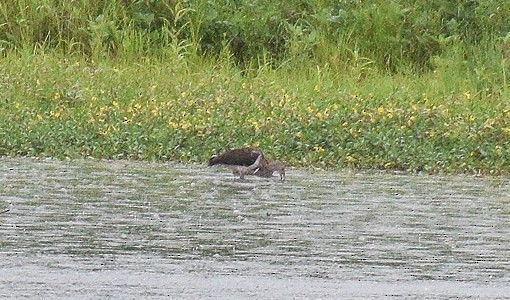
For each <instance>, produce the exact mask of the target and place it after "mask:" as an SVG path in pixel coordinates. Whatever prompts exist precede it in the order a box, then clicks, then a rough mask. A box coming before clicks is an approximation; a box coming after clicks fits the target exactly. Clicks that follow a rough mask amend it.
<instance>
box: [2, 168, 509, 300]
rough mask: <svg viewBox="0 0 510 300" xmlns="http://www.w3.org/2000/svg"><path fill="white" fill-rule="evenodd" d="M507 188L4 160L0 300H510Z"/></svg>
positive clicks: (503, 183)
mask: <svg viewBox="0 0 510 300" xmlns="http://www.w3.org/2000/svg"><path fill="white" fill-rule="evenodd" d="M508 180H509V178H503V177H496V178H483V177H471V176H425V175H394V174H386V173H376V172H368V173H354V172H349V171H340V172H327V171H312V170H297V169H291V170H289V171H288V174H287V180H286V181H285V182H279V181H278V179H277V177H275V178H273V179H263V178H258V177H248V178H247V179H246V180H244V181H241V180H239V179H236V178H235V177H233V176H232V175H231V174H229V173H228V171H227V170H224V169H221V168H207V167H205V166H202V165H176V164H156V163H146V162H126V161H68V162H62V161H55V160H33V159H27V158H16V159H13V158H0V298H9V299H10V298H44V299H58V298H60V299H63V298H65V299H107V298H122V299H135V298H136V299H141V298H145V299H146V298H163V299H172V298H173V299H278V298H281V299H289V298H290V299H293V298H297V299H300V298H309V299H320V298H322V299H382V298H388V299H389V298H391V299H394V298H402V299H445V298H454V297H457V298H460V299H465V298H471V299H509V298H510V185H509V183H508Z"/></svg>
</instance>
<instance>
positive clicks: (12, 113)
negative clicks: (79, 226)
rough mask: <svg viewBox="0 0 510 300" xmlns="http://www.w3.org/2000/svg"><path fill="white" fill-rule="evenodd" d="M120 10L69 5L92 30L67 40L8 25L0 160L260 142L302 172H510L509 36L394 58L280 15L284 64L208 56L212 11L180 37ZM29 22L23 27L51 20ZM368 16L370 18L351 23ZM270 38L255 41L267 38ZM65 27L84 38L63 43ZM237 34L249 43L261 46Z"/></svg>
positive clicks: (182, 29)
mask: <svg viewBox="0 0 510 300" xmlns="http://www.w3.org/2000/svg"><path fill="white" fill-rule="evenodd" d="M21 2H23V1H18V4H19V5H18V6H14V7H19V8H20V9H21V7H25V6H23V5H21V4H23V3H21ZM25 2H27V3H29V4H30V1H29V0H26V1H25ZM326 2H327V1H325V2H324V3H326ZM87 3H88V4H89V5H90V7H92V8H96V9H97V8H98V6H97V5H98V3H99V2H98V1H90V2H87ZM110 3H113V4H112V5H113V6H108V5H107V4H104V5H105V8H104V9H105V10H104V11H103V14H100V15H99V16H102V17H99V16H96V17H94V18H90V19H89V21H88V23H87V20H82V19H79V18H80V16H82V15H83V14H80V13H79V12H80V11H79V10H78V11H75V10H76V9H77V8H76V7H75V6H72V7H71V6H70V7H67V8H63V10H62V11H66V12H68V13H70V15H71V16H75V17H76V18H78V20H79V21H77V22H76V23H77V24H88V25H87V26H88V27H86V28H88V29H87V30H88V31H85V32H83V31H80V30H79V29H76V28H72V26H74V25H76V24H75V23H70V24H68V25H67V27H66V26H64V25H65V24H61V23H58V22H57V23H55V24H56V25H55V24H54V25H52V26H56V29H55V30H56V31H57V32H59V34H57V37H58V39H53V37H52V36H50V35H49V33H50V31H47V33H48V34H46V35H44V34H41V33H40V30H39V31H38V32H39V33H36V32H35V27H33V26H30V24H29V22H28V23H27V25H26V26H25V27H21V28H18V29H16V30H19V31H20V32H18V33H16V32H14V31H13V30H14V29H15V27H13V26H10V25H9V24H12V22H13V21H11V20H9V19H7V20H6V21H7V22H4V23H2V24H4V25H3V26H4V28H8V29H9V30H11V36H9V37H8V36H4V37H3V38H2V41H3V42H2V43H1V45H4V46H3V48H0V54H1V55H2V57H1V59H0V155H8V156H49V157H56V158H60V159H64V158H80V157H92V158H113V159H140V160H157V161H165V160H177V161H182V162H190V161H194V162H204V161H206V160H207V159H208V158H209V156H210V155H212V154H214V153H218V152H220V151H222V150H224V149H225V148H228V147H239V146H245V145H252V146H256V147H261V148H263V149H265V150H266V152H268V155H270V156H271V157H274V158H276V157H277V158H278V159H280V160H283V161H285V162H287V163H288V164H290V165H293V166H313V167H324V168H331V167H333V168H345V167H347V168H356V169H367V168H375V169H384V170H405V171H410V172H428V173H439V172H445V173H483V174H510V147H509V141H510V100H509V99H510V97H509V96H510V95H509V92H508V88H507V76H508V61H507V59H508V52H505V51H506V49H508V44H507V42H506V40H505V39H504V38H501V37H494V36H490V35H487V36H486V37H484V38H482V39H480V40H479V41H477V42H476V43H466V41H464V40H463V39H462V35H461V34H458V35H452V36H450V37H448V38H446V37H439V35H438V37H437V38H436V39H435V40H436V41H437V44H434V46H430V48H427V49H429V50H430V52H428V54H426V55H424V56H419V55H418V54H417V53H419V51H418V52H412V51H411V52H409V51H404V52H401V53H400V54H399V55H395V53H398V51H399V50H398V47H397V46H396V45H395V44H393V42H394V40H391V39H389V37H390V36H389V35H384V34H383V33H381V32H372V34H373V35H374V34H375V36H372V37H371V42H374V43H375V42H377V43H375V44H370V43H367V44H365V45H363V44H361V43H360V42H356V41H355V40H354V39H355V38H356V37H355V36H354V35H352V32H353V31H351V33H349V32H348V31H347V32H345V31H343V32H340V33H338V34H336V33H335V32H330V31H331V30H332V29H331V28H332V27H331V26H329V27H328V26H322V25H320V24H321V23H320V22H321V21H320V20H325V19H327V18H321V17H320V15H318V14H317V12H315V14H316V15H317V16H316V17H315V19H314V20H315V22H316V23H317V24H318V25H317V24H315V25H314V24H313V23H312V21H309V22H304V21H305V20H307V16H308V15H303V16H298V17H296V18H298V20H296V21H293V22H291V21H290V19H289V18H288V17H286V18H283V16H284V15H285V13H282V15H278V17H279V18H282V20H285V21H286V22H287V23H286V24H287V25H286V26H287V27H285V28H287V29H285V30H287V31H285V32H283V31H282V32H279V34H283V33H285V34H289V32H294V33H292V34H289V35H288V39H286V44H285V45H283V46H282V45H280V46H278V47H283V48H281V49H282V51H283V52H282V53H280V54H279V55H275V53H274V52H272V50H274V49H276V48H275V47H277V46H276V44H271V45H272V46H271V47H273V48H271V47H269V48H264V47H262V46H260V47H254V48H251V49H249V50H244V52H243V51H240V49H242V48H236V47H238V46H239V45H237V46H236V44H235V42H234V41H235V39H230V40H229V39H226V40H224V41H223V42H221V45H217V48H214V47H215V46H214V45H213V44H208V45H205V44H204V43H205V42H204V41H206V40H207V37H208V35H207V34H210V30H211V29H210V28H209V27H207V26H212V25H211V24H220V23H214V22H212V21H211V20H209V19H208V18H207V17H203V18H202V19H197V16H196V15H197V14H198V13H199V11H200V9H202V10H203V7H202V8H200V7H195V8H194V9H191V8H189V7H180V6H179V5H181V4H179V3H180V2H178V1H176V2H171V3H174V4H175V5H174V6H172V7H166V8H164V10H168V11H169V14H171V15H172V16H174V17H173V19H172V20H171V21H172V22H171V23H172V24H173V25H171V26H163V27H157V28H163V29H164V30H163V29H161V30H159V31H158V30H154V31H145V33H144V32H143V31H140V30H139V28H138V27H136V26H137V25H136V24H137V21H136V20H137V19H135V18H133V17H131V18H130V17H129V16H126V15H128V14H129V10H128V9H127V8H125V10H123V9H122V7H121V6H118V5H117V6H115V5H116V2H114V1H112V2H110ZM136 3H138V2H136ZM140 3H142V2H140ZM208 3H212V2H208ZM296 3H297V2H296ZM117 4H118V3H117ZM45 5H50V4H49V3H46V4H44V5H41V7H45ZM94 5H96V6H94ZM140 5H141V4H140ZM232 5H233V4H232ZM28 7H30V8H32V6H28ZM255 8H256V9H262V8H261V7H260V6H256V7H255ZM7 9H14V8H13V7H8V8H7V7H1V6H0V12H3V16H4V17H6V16H10V15H11V14H14V13H13V12H8V11H7ZM42 9H43V8H39V11H40V12H41V10H42ZM131 9H132V8H131ZM243 9H246V7H243ZM285 9H286V7H283V8H282V10H281V11H282V12H285ZM293 9H296V8H293ZM306 9H309V10H312V8H310V7H308V8H305V9H304V10H306ZM401 9H402V7H401V5H398V4H397V3H393V4H392V6H388V7H385V8H384V9H382V8H381V10H382V12H379V13H380V14H382V15H391V16H392V20H393V21H392V22H391V24H392V25H391V26H390V27H391V28H390V29H391V31H390V32H393V33H396V32H402V31H405V30H404V29H406V28H407V27H406V26H405V24H401V23H399V20H400V19H399V16H400V15H399V13H397V12H400V11H401ZM21 10H22V11H23V13H25V14H26V15H24V16H23V17H24V18H25V20H36V19H37V18H41V16H40V15H38V17H37V18H36V17H35V16H34V15H35V12H32V11H31V10H30V9H28V8H26V9H24V10H23V9H21ZM262 10H263V9H262ZM50 11H52V10H48V12H50ZM62 11H61V12H62ZM231 12H236V10H235V9H233V10H231ZM53 13H54V12H53ZM266 13H267V11H266ZM307 13H308V14H309V15H310V14H312V12H310V11H308V12H307ZM221 14H222V13H221V12H218V15H221ZM233 14H234V15H235V14H236V13H233ZM286 14H290V15H292V16H294V14H295V12H293V13H292V12H286ZM371 14H374V12H373V11H370V10H369V9H368V8H367V7H364V8H363V9H361V10H359V11H358V17H359V18H358V19H357V21H358V22H361V21H363V20H365V19H366V18H369V17H370V16H372V17H374V16H373V15H371ZM57 15H58V13H57ZM376 16H379V15H377V14H376ZM138 17H139V18H141V17H142V16H141V15H138ZM145 17H147V18H149V17H150V15H145ZM187 17H189V19H187ZM48 18H50V17H48ZM194 18H195V19H194ZM209 18H212V17H211V16H209ZM299 18H300V19H299ZM43 19H44V18H43ZM268 19H270V18H269V17H268ZM276 19H278V18H276ZM20 20H21V19H18V20H17V22H18V23H19V22H20ZM37 20H39V19H37ZM50 20H51V18H50ZM58 20H61V19H58ZM130 20H131V21H130ZM360 20H361V21H360ZM34 22H35V21H34ZM41 22H42V21H41ZM59 22H61V21H59ZM245 22H246V21H245ZM345 22H347V21H345ZM364 22H365V23H366V22H368V21H366V20H365V21H364ZM50 23H51V22H50ZM365 23H363V24H365ZM5 24H7V25H5ZM51 24H53V23H51ZM118 24H123V25H124V26H125V28H123V29H122V30H121V29H119V28H120V27H118ZM151 24H152V23H151ZM204 24H208V25H207V26H205V25H204ZM221 24H222V25H221V26H223V27H220V28H223V29H225V28H224V26H227V25H228V24H227V23H221ZM225 24H227V25H225ZM229 24H230V25H229V26H230V27H229V26H227V29H228V30H230V31H228V32H230V33H229V34H232V32H235V31H234V30H233V27H231V25H232V24H235V23H234V22H231V23H229ZM237 24H243V23H242V22H240V23H237ZM366 24H368V23H366ZM218 26H219V25H218ZM239 26H240V25H239ZM321 26H322V27H321ZM379 26H385V23H380V25H379ZM487 26H488V25H487ZM261 27H262V28H258V29H257V32H255V33H254V34H255V35H257V37H258V38H261V37H264V34H268V35H269V31H267V30H269V29H268V28H266V27H264V26H261ZM59 28H60V29H59ZM207 28H209V29H207ZM240 28H241V29H242V27H239V28H238V29H240ZM278 28H280V27H278ZM412 28H413V30H417V28H418V27H416V26H415V27H412ZM149 29H150V28H149ZM149 29H147V28H146V30H149ZM216 29H218V28H216ZM461 29H462V30H467V29H466V28H464V27H462V28H461ZM208 30H209V31H208ZM264 30H266V31H267V32H266V31H264ZM279 30H283V29H279ZM328 30H329V31H328ZM356 30H358V29H356ZM373 30H375V29H373ZM68 31H71V32H72V33H73V32H74V33H81V34H77V35H75V37H74V38H71V39H67V38H66V36H67V35H66V32H68ZM240 32H241V33H239V34H238V36H237V37H243V38H244V39H245V40H244V42H245V43H246V42H249V41H250V38H253V37H249V36H245V35H244V34H242V32H243V31H242V30H241V31H240ZM4 33H5V32H4ZM305 33H306V34H305ZM386 33H388V32H386ZM16 34H18V35H19V38H17V39H13V38H12V36H16ZM53 34H54V31H51V35H53ZM201 34H202V35H201ZM37 36H45V38H44V39H43V41H44V42H40V41H39V42H38V41H37V38H36V37H37ZM226 36H228V34H227V32H224V34H223V37H226ZM332 36H336V39H332ZM58 40H60V42H56V41H58ZM403 41H404V39H403V40H402V41H400V43H403V45H408V46H409V44H408V43H405V42H403ZM429 42H430V41H429ZM275 43H276V42H275ZM390 44H391V47H385V46H384V45H390ZM246 47H248V48H249V46H245V48H246ZM406 47H407V46H406ZM208 49H209V50H208ZM211 49H216V50H214V51H213V50H211ZM257 49H258V50H257ZM250 51H251V52H250ZM253 51H255V52H257V51H258V52H257V53H258V54H256V55H255V54H253V53H254V52H253ZM400 51H402V50H400ZM250 53H251V54H250ZM420 53H421V52H420ZM406 54H409V55H406ZM411 54H412V55H411ZM423 60H426V61H423Z"/></svg>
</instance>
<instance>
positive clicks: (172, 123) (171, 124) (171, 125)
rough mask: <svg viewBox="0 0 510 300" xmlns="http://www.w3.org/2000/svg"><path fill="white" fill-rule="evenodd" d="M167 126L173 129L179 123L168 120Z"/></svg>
mask: <svg viewBox="0 0 510 300" xmlns="http://www.w3.org/2000/svg"><path fill="white" fill-rule="evenodd" d="M168 126H170V127H171V128H173V129H176V128H177V127H179V124H177V123H175V122H174V121H172V120H168Z"/></svg>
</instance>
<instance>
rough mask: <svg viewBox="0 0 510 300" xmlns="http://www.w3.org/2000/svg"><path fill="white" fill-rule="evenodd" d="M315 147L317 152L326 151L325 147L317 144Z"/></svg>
mask: <svg viewBox="0 0 510 300" xmlns="http://www.w3.org/2000/svg"><path fill="white" fill-rule="evenodd" d="M313 149H314V150H315V152H317V153H322V152H324V148H322V147H321V146H315V147H313Z"/></svg>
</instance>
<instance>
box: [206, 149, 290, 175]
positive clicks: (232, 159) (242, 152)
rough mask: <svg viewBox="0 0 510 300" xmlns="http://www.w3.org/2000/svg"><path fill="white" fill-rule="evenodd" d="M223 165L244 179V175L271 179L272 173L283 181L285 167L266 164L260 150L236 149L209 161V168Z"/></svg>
mask: <svg viewBox="0 0 510 300" xmlns="http://www.w3.org/2000/svg"><path fill="white" fill-rule="evenodd" d="M214 165H224V166H226V167H227V168H229V169H230V170H232V173H233V174H236V175H239V177H240V178H241V179H244V175H257V176H260V177H272V176H273V173H274V172H278V174H280V180H284V179H285V166H284V165H283V164H282V163H281V162H279V161H274V162H268V161H267V160H266V159H265V158H264V154H263V153H262V151H261V150H260V149H255V148H249V147H247V148H238V149H232V150H229V151H227V152H225V153H223V154H221V155H218V156H213V157H212V158H211V159H209V166H214Z"/></svg>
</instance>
